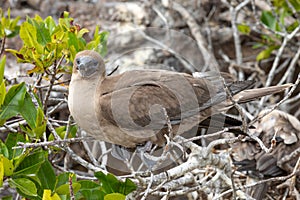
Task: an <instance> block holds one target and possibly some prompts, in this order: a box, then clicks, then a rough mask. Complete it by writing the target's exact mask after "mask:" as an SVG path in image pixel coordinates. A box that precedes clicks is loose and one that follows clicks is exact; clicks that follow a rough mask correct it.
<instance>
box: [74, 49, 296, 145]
mask: <svg viewBox="0 0 300 200" xmlns="http://www.w3.org/2000/svg"><path fill="white" fill-rule="evenodd" d="M223 80H224V81H225V84H223V83H224V81H223ZM225 85H226V86H225ZM252 85H253V81H237V82H235V81H233V78H232V77H231V76H230V75H229V74H227V73H221V75H220V74H218V75H216V73H212V72H208V73H199V74H197V75H194V76H193V75H191V74H187V73H180V72H174V71H166V70H157V69H156V70H151V69H148V70H131V71H126V72H124V73H122V74H117V75H114V74H112V75H107V74H106V69H105V62H104V60H103V58H102V57H101V56H100V54H99V53H97V52H96V51H93V50H83V51H81V52H78V53H77V54H76V56H75V59H74V62H73V71H72V76H71V82H70V85H69V95H68V107H69V110H70V114H71V115H72V116H73V118H74V120H75V122H76V123H77V125H78V126H79V127H81V128H82V129H83V130H85V131H86V132H87V133H88V134H89V135H90V136H92V137H93V138H95V139H96V140H101V141H105V142H109V143H112V144H115V145H120V146H122V147H125V148H135V147H137V146H138V145H143V144H146V143H147V142H150V143H151V144H157V145H159V146H162V145H164V143H165V141H166V140H165V137H164V135H168V134H169V131H170V130H168V123H170V125H171V126H172V132H173V134H174V135H179V134H182V133H185V132H188V131H190V130H191V129H192V127H195V126H197V125H198V124H199V123H201V121H203V120H205V119H207V118H209V117H211V116H213V115H215V114H218V113H221V112H222V111H224V110H226V109H228V108H230V107H232V106H233V101H235V102H238V103H244V102H247V101H251V100H253V99H255V98H258V97H262V96H265V95H269V94H273V93H276V92H280V91H283V90H284V89H286V88H289V87H290V86H291V85H290V84H285V85H281V86H271V87H266V88H258V89H248V88H249V87H251V86H252ZM226 88H227V89H229V91H230V93H231V94H228V92H227V90H226ZM231 95H232V96H231ZM229 96H231V98H229Z"/></svg>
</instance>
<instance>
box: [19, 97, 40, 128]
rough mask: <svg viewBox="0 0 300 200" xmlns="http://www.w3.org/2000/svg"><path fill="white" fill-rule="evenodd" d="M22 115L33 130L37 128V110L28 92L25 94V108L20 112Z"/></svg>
mask: <svg viewBox="0 0 300 200" xmlns="http://www.w3.org/2000/svg"><path fill="white" fill-rule="evenodd" d="M20 114H21V115H22V117H23V118H24V119H25V120H26V122H27V123H28V125H29V126H30V127H31V128H35V127H36V124H35V121H36V118H37V110H36V108H35V105H34V104H33V102H32V98H31V96H30V94H29V93H28V92H26V94H25V97H24V104H23V108H22V109H21V110H20Z"/></svg>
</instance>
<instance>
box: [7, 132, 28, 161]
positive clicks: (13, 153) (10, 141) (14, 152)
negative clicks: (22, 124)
mask: <svg viewBox="0 0 300 200" xmlns="http://www.w3.org/2000/svg"><path fill="white" fill-rule="evenodd" d="M18 142H25V138H24V136H23V135H22V134H19V133H10V134H8V136H7V138H6V141H5V144H6V147H7V149H8V155H9V157H8V158H9V159H14V158H16V157H18V156H20V155H22V152H23V149H13V147H15V146H16V145H17V143H18Z"/></svg>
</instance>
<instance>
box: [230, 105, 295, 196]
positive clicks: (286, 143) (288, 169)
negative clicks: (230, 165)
mask: <svg viewBox="0 0 300 200" xmlns="http://www.w3.org/2000/svg"><path fill="white" fill-rule="evenodd" d="M267 112H270V110H268V109H266V110H263V111H261V112H260V113H259V114H258V117H259V118H260V119H259V120H258V122H257V123H256V125H255V127H256V128H255V129H251V134H253V135H255V136H257V137H258V138H259V139H260V140H261V141H262V142H263V143H264V145H265V146H266V147H267V148H271V146H272V148H271V151H270V152H265V151H264V150H263V149H262V148H261V147H260V145H258V143H257V142H255V141H253V140H251V139H249V140H244V141H239V142H237V143H234V144H232V152H233V159H234V163H235V165H237V166H238V167H239V168H238V170H240V171H247V172H248V174H249V175H250V176H251V178H255V179H257V180H262V179H265V178H271V177H277V176H284V175H287V174H290V173H292V172H293V170H294V167H295V165H296V162H297V160H298V157H299V152H298V151H297V150H298V149H299V146H300V121H299V120H298V119H297V118H296V117H294V116H292V115H290V114H288V113H286V112H283V111H280V110H274V111H272V112H270V113H269V114H267ZM299 186H300V185H298V188H299ZM261 189H262V190H261ZM258 190H259V191H260V192H258ZM266 191H267V184H266V183H264V184H261V185H259V186H258V187H254V188H252V189H251V190H250V191H249V193H250V194H251V195H252V196H253V197H254V198H255V199H263V197H264V195H265V193H266Z"/></svg>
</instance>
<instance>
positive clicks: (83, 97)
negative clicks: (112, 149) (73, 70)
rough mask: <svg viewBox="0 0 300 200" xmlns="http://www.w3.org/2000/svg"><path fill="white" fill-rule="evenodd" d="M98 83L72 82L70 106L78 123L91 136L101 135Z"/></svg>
mask: <svg viewBox="0 0 300 200" xmlns="http://www.w3.org/2000/svg"><path fill="white" fill-rule="evenodd" d="M96 88H97V82H96V81H95V82H91V81H87V80H76V79H75V80H72V81H71V83H70V88H69V99H68V106H69V110H70V113H71V115H72V116H73V118H74V120H75V121H76V123H77V124H78V125H79V126H80V127H81V128H82V129H83V130H85V131H86V132H87V133H89V134H90V135H99V134H101V131H100V130H101V129H100V128H99V123H98V122H97V117H96V111H95V110H96V109H97V108H96V105H95V98H94V96H95V92H96Z"/></svg>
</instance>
